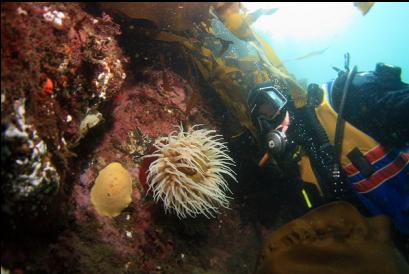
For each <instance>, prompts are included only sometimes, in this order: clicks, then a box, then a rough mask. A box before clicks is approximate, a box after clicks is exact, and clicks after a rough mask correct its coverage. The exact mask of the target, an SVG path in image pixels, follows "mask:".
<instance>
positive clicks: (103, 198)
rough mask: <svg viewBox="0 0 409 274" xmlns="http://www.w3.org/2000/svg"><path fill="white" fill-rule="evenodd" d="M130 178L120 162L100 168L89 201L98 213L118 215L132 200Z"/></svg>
mask: <svg viewBox="0 0 409 274" xmlns="http://www.w3.org/2000/svg"><path fill="white" fill-rule="evenodd" d="M131 194H132V179H131V176H130V175H129V172H128V171H127V170H126V169H125V168H123V167H122V165H121V164H120V163H115V162H114V163H111V164H109V165H108V166H107V167H105V168H104V169H102V170H101V171H100V172H99V174H98V177H97V179H96V180H95V184H94V186H93V187H92V189H91V202H92V204H93V205H94V208H95V210H96V211H97V212H98V214H100V215H103V216H108V217H116V216H118V215H119V214H120V213H121V211H122V210H124V209H125V208H126V207H127V206H128V205H129V203H130V202H131V201H132V198H131Z"/></svg>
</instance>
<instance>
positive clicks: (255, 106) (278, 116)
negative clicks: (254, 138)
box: [247, 82, 287, 154]
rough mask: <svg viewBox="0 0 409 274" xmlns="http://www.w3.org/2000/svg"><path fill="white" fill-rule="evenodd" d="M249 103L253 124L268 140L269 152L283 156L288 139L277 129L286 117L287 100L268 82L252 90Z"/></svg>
mask: <svg viewBox="0 0 409 274" xmlns="http://www.w3.org/2000/svg"><path fill="white" fill-rule="evenodd" d="M247 103H248V106H249V109H250V114H251V117H252V120H253V123H254V124H255V125H256V126H257V127H258V130H259V132H260V134H261V135H262V136H263V137H265V138H266V143H267V147H268V150H269V151H270V152H271V153H274V154H276V153H278V154H281V153H282V152H283V151H284V150H285V147H286V143H287V138H286V136H285V133H284V132H283V131H282V130H279V129H277V127H279V125H280V124H281V123H282V122H283V121H284V119H285V117H286V113H287V112H286V104H287V99H286V98H285V96H284V95H283V94H282V93H281V92H280V91H279V90H278V89H277V88H276V87H274V86H273V85H272V83H271V82H266V83H264V84H261V85H259V86H257V87H255V88H254V89H253V90H251V92H250V93H249V96H248V99H247Z"/></svg>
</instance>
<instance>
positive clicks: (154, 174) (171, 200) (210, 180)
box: [147, 125, 236, 218]
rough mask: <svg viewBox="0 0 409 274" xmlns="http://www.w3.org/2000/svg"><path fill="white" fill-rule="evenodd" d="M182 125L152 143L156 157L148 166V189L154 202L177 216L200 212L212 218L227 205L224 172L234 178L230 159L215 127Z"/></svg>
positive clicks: (198, 213)
mask: <svg viewBox="0 0 409 274" xmlns="http://www.w3.org/2000/svg"><path fill="white" fill-rule="evenodd" d="M198 127H199V126H197V125H196V126H194V127H193V128H191V129H190V130H189V131H188V132H184V131H183V128H182V127H179V130H178V131H174V132H172V133H170V134H169V136H168V137H162V138H160V139H158V140H157V141H156V143H155V147H156V148H157V151H156V152H155V153H154V154H152V155H148V156H147V157H157V159H156V160H155V161H154V162H152V163H151V165H150V166H149V175H148V183H149V190H151V191H152V192H153V197H154V199H155V201H159V200H162V201H163V203H164V206H165V210H166V211H173V212H175V213H176V214H177V216H178V217H179V218H186V217H187V216H191V217H195V216H197V215H200V214H203V215H205V216H206V217H210V216H211V217H214V216H215V215H214V214H215V213H218V212H219V208H220V207H225V208H227V207H228V204H229V201H228V199H229V197H228V196H227V195H226V192H227V191H228V192H230V189H229V188H228V185H227V181H226V179H225V177H224V175H227V176H229V177H231V178H232V179H233V180H235V181H236V178H235V173H234V171H233V170H232V169H231V168H230V166H234V161H233V159H232V158H231V157H230V156H229V155H228V154H227V153H228V151H229V150H228V148H227V147H226V145H225V143H224V142H223V138H222V136H221V135H218V134H216V131H215V130H207V129H199V128H198Z"/></svg>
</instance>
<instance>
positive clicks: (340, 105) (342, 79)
mask: <svg viewBox="0 0 409 274" xmlns="http://www.w3.org/2000/svg"><path fill="white" fill-rule="evenodd" d="M336 71H337V72H338V77H337V78H336V79H335V80H333V81H330V82H328V83H325V84H324V85H323V86H322V87H320V86H318V85H317V84H310V85H309V86H308V99H307V102H306V104H305V105H304V106H303V107H298V108H296V107H295V105H294V103H293V99H292V98H291V96H290V92H289V90H288V89H289V88H288V85H286V84H285V81H284V80H281V81H278V80H277V79H274V80H271V81H268V82H265V83H262V84H260V85H258V86H256V87H255V88H254V89H252V90H251V91H250V93H249V96H248V100H247V101H248V107H249V110H250V113H251V117H252V120H253V123H254V124H255V126H256V127H257V128H258V130H259V132H260V135H261V136H262V142H263V143H264V144H265V149H266V151H267V153H266V154H265V155H264V157H263V158H262V159H261V160H260V163H259V165H260V166H262V165H264V164H265V163H266V162H267V160H268V159H271V160H273V161H282V160H283V159H286V158H288V155H294V154H298V160H299V161H300V174H301V175H300V177H301V178H302V180H303V181H305V182H309V183H313V184H314V185H316V188H317V190H318V192H319V193H320V197H321V199H320V200H319V201H316V203H315V205H314V207H316V206H321V205H324V206H322V207H319V208H317V209H314V210H313V212H315V211H317V210H318V211H321V212H323V211H324V212H326V211H328V210H327V209H328V208H331V210H332V211H333V212H334V214H337V209H336V207H340V208H343V209H342V210H341V211H340V212H341V213H339V216H338V217H339V218H341V220H340V222H342V221H343V220H345V219H348V217H347V216H348V214H349V213H345V212H343V210H345V208H348V210H351V208H352V210H356V209H354V208H358V209H359V211H360V212H363V213H364V214H365V215H370V216H380V215H386V216H388V217H389V218H390V219H391V221H392V223H393V225H394V228H395V229H396V231H397V233H398V234H399V235H403V237H407V236H408V235H409V165H408V163H409V126H408V125H407V121H405V117H409V85H408V84H406V83H404V82H402V81H401V78H400V74H401V69H400V68H399V67H396V66H390V65H386V64H383V63H378V64H377V66H376V69H375V71H370V72H358V71H357V68H356V66H355V67H354V68H353V69H349V55H348V54H346V56H345V70H340V69H336ZM300 147H301V152H300V150H299V148H300ZM295 152H297V153H295ZM290 158H294V157H293V156H291V157H290ZM306 199H308V195H306ZM334 201H335V203H336V206H332V205H331V202H332V203H334ZM344 201H346V202H349V203H347V204H348V205H347V206H345V204H346V202H344ZM308 203H310V201H308ZM328 204H330V205H328ZM351 204H352V205H354V206H351ZM309 207H310V208H311V207H312V206H310V205H309ZM349 207H350V208H349ZM321 208H324V209H321ZM325 208H326V209H325ZM331 210H330V211H331ZM311 213H312V212H311ZM314 214H315V213H313V214H312V215H310V216H313V215H314ZM325 214H327V217H328V218H331V217H330V216H331V214H330V213H325ZM307 215H309V214H307ZM357 216H360V217H357V219H359V218H361V219H364V217H362V216H361V215H359V214H358V215H357ZM303 218H304V217H302V218H301V219H300V220H295V223H296V224H297V222H298V223H299V222H301V221H302V219H303ZM306 218H308V217H306ZM361 219H360V220H361ZM319 222H322V220H321V221H319ZM292 223H294V222H292ZM330 226H333V224H331V225H330ZM291 227H294V226H293V225H291ZM374 227H375V226H374ZM287 228H288V227H287ZM304 229H305V228H304ZM373 229H374V230H376V229H375V228H373ZM335 230H336V229H335ZM335 230H334V231H335ZM338 231H339V230H338ZM292 233H293V234H294V231H293V232H292ZM278 234H280V232H278ZM281 234H282V233H281ZM295 234H297V235H298V236H297V237H296V238H297V239H298V238H299V237H301V236H299V233H298V232H297V233H295ZM287 236H288V235H287ZM293 237H294V235H293V236H291V237H290V238H291V239H292V240H294V238H293ZM273 238H274V237H273ZM275 238H277V235H276V237H275ZM301 238H302V237H301ZM276 240H277V239H276ZM292 240H291V241H292ZM298 240H299V239H298ZM272 246H276V244H273V245H272ZM390 246H391V245H390ZM406 248H407V247H406ZM273 249H274V248H273ZM268 250H270V251H271V250H272V248H271V247H269V248H267V252H270V251H268ZM271 252H272V251H271ZM391 252H392V253H393V252H395V251H391ZM263 256H265V254H264V255H263ZM362 256H363V255H362ZM375 257H376V256H375ZM262 259H263V258H262ZM398 261H399V262H401V260H400V259H398ZM399 264H400V263H399ZM264 265H265V264H264ZM406 266H407V265H405V263H403V268H404V269H405V271H406V270H407V269H408V268H405V267H406ZM262 268H263V267H262ZM269 269H271V268H269ZM292 271H294V269H293V268H292ZM267 273H285V272H280V271H275V272H274V271H272V272H267ZM288 273H290V272H288ZM291 273H294V272H291ZM300 273H310V272H300ZM311 273H318V272H314V271H313V272H311ZM325 273H328V272H325ZM331 273H356V272H353V271H351V272H342V270H341V271H339V272H336V271H335V272H331ZM371 273H382V272H371ZM390 273H401V272H399V271H398V272H394V271H392V270H391V272H390ZM402 273H403V272H402Z"/></svg>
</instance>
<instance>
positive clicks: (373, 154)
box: [344, 145, 388, 177]
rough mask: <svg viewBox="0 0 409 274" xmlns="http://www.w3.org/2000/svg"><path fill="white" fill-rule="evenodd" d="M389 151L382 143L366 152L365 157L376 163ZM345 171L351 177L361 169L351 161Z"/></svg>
mask: <svg viewBox="0 0 409 274" xmlns="http://www.w3.org/2000/svg"><path fill="white" fill-rule="evenodd" d="M387 153H388V151H387V150H386V149H385V148H384V147H383V146H381V145H377V146H376V147H374V148H372V149H371V150H370V151H368V152H367V153H365V154H364V155H365V158H366V159H367V160H368V161H369V162H370V163H371V164H373V163H375V162H377V161H379V160H381V159H382V158H383V157H385V155H386V154H387ZM344 170H345V172H346V173H347V175H348V176H349V177H351V176H354V175H356V174H357V173H358V172H359V170H358V169H357V168H356V167H355V166H354V164H352V163H350V164H348V165H347V166H346V167H344Z"/></svg>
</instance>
